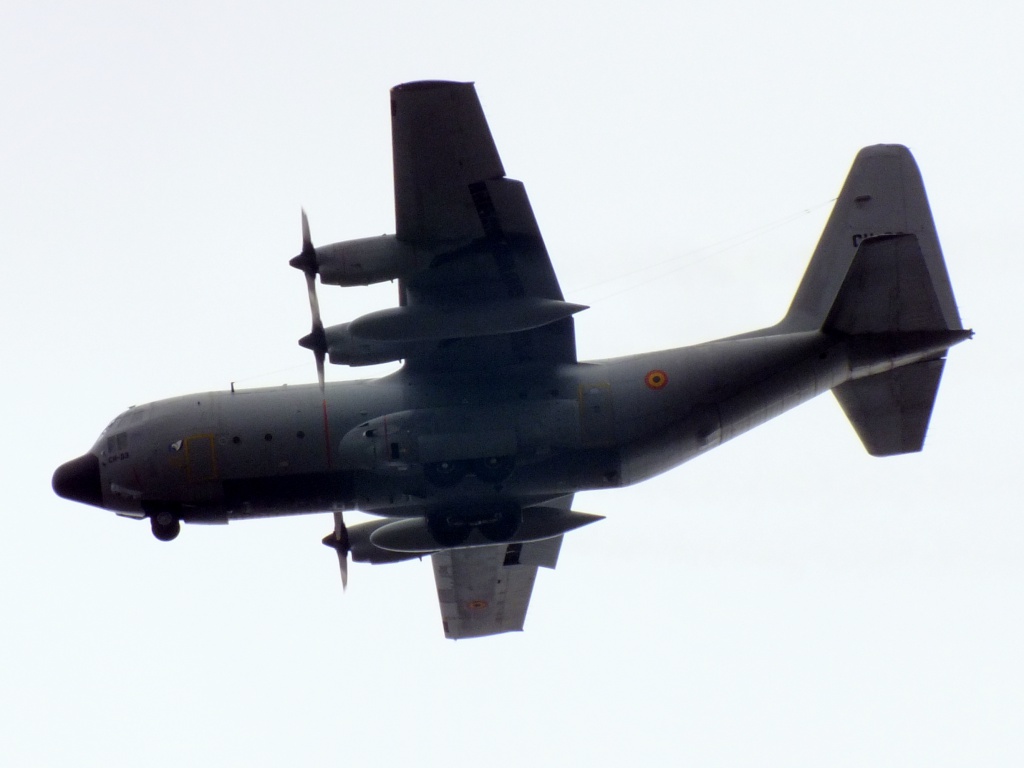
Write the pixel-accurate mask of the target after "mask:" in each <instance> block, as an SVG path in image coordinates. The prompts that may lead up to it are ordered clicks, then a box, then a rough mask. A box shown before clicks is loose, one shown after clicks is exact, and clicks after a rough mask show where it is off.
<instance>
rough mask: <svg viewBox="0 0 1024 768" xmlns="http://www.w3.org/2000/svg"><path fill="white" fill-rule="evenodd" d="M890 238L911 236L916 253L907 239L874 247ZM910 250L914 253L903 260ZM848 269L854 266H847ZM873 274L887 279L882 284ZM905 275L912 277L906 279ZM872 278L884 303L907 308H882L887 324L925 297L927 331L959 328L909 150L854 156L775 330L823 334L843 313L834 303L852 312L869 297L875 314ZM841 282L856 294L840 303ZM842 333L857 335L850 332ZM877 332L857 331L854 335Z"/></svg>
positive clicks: (894, 147) (870, 150)
mask: <svg viewBox="0 0 1024 768" xmlns="http://www.w3.org/2000/svg"><path fill="white" fill-rule="evenodd" d="M892 235H909V236H912V238H913V239H914V240H916V246H915V245H913V244H912V241H911V239H910V238H896V242H895V243H893V242H891V241H890V242H889V243H888V244H885V242H886V241H885V240H882V239H881V237H882V236H892ZM875 238H879V239H878V240H875ZM915 249H916V251H917V253H914V254H909V253H908V252H909V251H913V250H915ZM858 254H860V256H859V257H858V258H856V259H855V258H854V257H855V256H858ZM893 255H895V256H896V259H895V262H894V264H892V265H890V266H888V267H886V266H884V265H885V264H886V263H887V261H888V260H889V259H890V257H891V256H893ZM855 261H856V262H859V263H858V264H856V265H855ZM880 269H881V270H883V271H885V270H888V271H889V272H890V273H891V274H889V275H887V276H885V277H884V278H883V276H882V275H881V273H880V272H879V270H880ZM908 270H910V271H911V272H913V273H914V274H909V273H908ZM880 278H881V282H882V283H886V284H888V287H889V288H891V289H892V290H893V291H895V292H896V296H895V298H894V299H892V301H894V302H895V303H896V304H906V305H907V309H903V308H901V307H899V306H897V307H895V308H893V307H889V308H888V309H887V310H885V311H887V312H888V313H889V315H890V316H891V315H892V314H893V312H895V313H896V314H897V315H899V316H900V317H901V318H902V317H903V316H904V315H906V314H907V313H908V312H916V311H917V310H913V309H910V307H911V305H914V306H917V305H919V304H920V303H921V302H922V301H925V300H924V299H922V298H921V295H920V294H921V292H924V293H927V294H931V295H933V299H929V300H927V302H926V303H932V301H933V302H934V310H935V312H937V313H938V317H933V318H930V322H939V323H941V324H940V325H938V327H935V326H932V327H931V328H929V329H928V330H940V329H942V330H953V329H961V328H962V327H963V326H962V325H961V322H960V314H959V312H958V311H957V308H956V301H955V300H954V298H953V289H952V287H951V286H950V283H949V275H948V274H947V272H946V265H945V262H944V260H943V258H942V249H941V247H940V246H939V238H938V235H937V234H936V232H935V222H934V221H933V220H932V213H931V209H930V208H929V207H928V198H927V196H926V195H925V191H924V183H923V182H922V181H921V174H920V172H919V171H918V169H917V163H915V162H914V157H913V155H911V154H910V150H908V149H907V148H906V147H903V146H900V145H898V144H878V145H876V146H873V147H865V148H864V149H862V150H861V151H860V152H859V153H858V154H857V157H856V159H855V160H854V161H853V167H852V168H851V169H850V174H849V176H847V177H846V182H845V183H844V184H843V188H842V191H840V193H839V197H838V198H837V200H836V204H835V207H834V208H833V209H832V215H831V216H830V217H829V220H828V223H827V224H826V225H825V230H824V232H822V235H821V240H819V241H818V247H817V248H816V249H815V251H814V255H813V256H812V257H811V263H810V265H809V266H808V267H807V272H806V273H805V274H804V277H803V280H802V281H801V282H800V286H799V287H798V288H797V291H796V296H794V298H793V303H792V304H791V305H790V308H789V312H788V313H787V314H786V317H785V318H784V319H783V320H782V322H781V323H780V324H779V326H777V330H781V331H811V330H815V331H816V330H819V329H821V328H823V327H825V325H826V323H827V321H828V320H829V316H830V314H835V313H838V312H842V311H843V309H842V308H841V306H840V304H837V300H842V299H844V298H845V299H846V300H849V301H852V302H855V303H857V304H859V303H860V302H861V301H862V300H864V299H866V298H868V294H869V293H872V292H874V293H875V294H877V295H875V296H874V297H873V298H872V300H871V303H872V304H876V308H877V301H879V300H880V299H881V298H882V295H881V292H882V290H883V288H882V287H880V286H878V285H877V284H876V283H877V281H878V280H879V279H880ZM848 281H849V282H850V283H852V282H853V281H859V283H860V284H861V286H862V288H861V289H860V291H859V292H858V290H857V289H855V288H854V287H853V286H852V285H847V287H846V289H845V290H844V291H843V293H845V296H841V294H840V289H841V288H844V285H846V284H847V283H848ZM840 303H841V304H845V303H846V302H845V301H841V302H840ZM871 311H872V310H871V309H870V308H869V307H861V308H859V309H857V310H855V313H856V314H859V315H860V319H861V320H863V319H865V316H866V314H867V313H870V312H871ZM847 319H849V318H847ZM892 319H893V318H891V317H890V320H892ZM881 322H882V321H881V319H879V318H875V319H873V320H871V321H870V322H869V325H870V326H872V327H876V328H877V326H878V325H879V324H880V323H881ZM904 322H905V320H904V319H896V325H897V326H901V325H903V324H904ZM836 330H838V329H836ZM843 330H847V331H848V332H850V331H852V332H858V330H857V329H854V328H850V329H843ZM882 330H883V329H882V328H878V329H877V331H868V330H867V328H864V329H862V330H860V331H859V332H878V331H882ZM884 330H897V328H896V327H892V328H887V329H884ZM905 330H909V328H906V329H905ZM920 330H925V329H923V328H922V329H920Z"/></svg>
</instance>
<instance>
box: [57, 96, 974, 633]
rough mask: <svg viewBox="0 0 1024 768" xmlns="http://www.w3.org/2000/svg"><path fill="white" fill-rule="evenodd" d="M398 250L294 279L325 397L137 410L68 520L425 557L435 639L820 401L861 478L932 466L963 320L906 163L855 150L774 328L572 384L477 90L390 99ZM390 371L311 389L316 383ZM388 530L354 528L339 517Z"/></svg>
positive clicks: (74, 483) (93, 462)
mask: <svg viewBox="0 0 1024 768" xmlns="http://www.w3.org/2000/svg"><path fill="white" fill-rule="evenodd" d="M391 117H392V142H393V150H394V181H395V228H396V233H395V234H394V235H384V236H380V237H370V238H365V239H360V240H350V241H346V242H341V243H334V244H333V245H326V246H322V247H319V248H317V247H314V246H313V244H312V242H311V239H310V234H309V226H308V223H307V221H306V216H305V213H303V216H302V253H301V254H300V255H299V256H296V257H295V258H294V259H292V260H291V264H292V266H294V267H297V268H298V269H300V270H302V271H303V272H304V273H305V276H306V281H307V288H308V292H309V299H310V308H311V312H312V315H313V329H312V332H311V333H310V334H309V335H308V336H306V337H305V338H303V339H302V340H301V341H300V342H299V343H300V344H302V345H303V346H305V347H308V348H309V349H311V350H312V351H313V353H314V355H315V358H316V365H317V373H318V379H319V384H318V385H317V384H310V385H304V386H289V387H278V388H271V389H257V390H239V391H228V392H210V393H204V394H196V395H187V396H184V397H178V398H173V399H170V400H162V401H159V402H155V403H150V404H148V405H141V406H138V407H133V408H130V409H128V410H127V411H125V412H124V413H122V414H121V415H120V416H118V417H117V418H115V419H114V420H113V421H112V422H111V423H110V425H109V426H107V428H106V429H105V430H103V432H102V433H101V434H100V437H99V439H98V440H97V441H96V443H95V444H94V445H93V447H92V448H91V449H90V450H89V451H88V452H87V453H86V454H84V455H83V456H80V457H79V458H77V459H73V460H71V461H69V462H67V463H66V464H63V465H62V466H61V467H59V468H58V469H57V470H56V472H55V473H54V475H53V488H54V490H55V491H56V492H57V494H59V495H60V496H62V497H64V498H67V499H72V500H75V501H79V502H83V503H86V504H91V505H94V506H97V507H102V508H104V509H109V510H113V511H114V512H116V513H117V514H119V515H123V516H126V517H133V518H138V519H145V518H148V519H149V521H150V525H151V526H152V531H153V533H154V534H155V535H156V537H157V538H158V539H161V540H164V541H167V540H170V539H173V538H175V537H176V536H177V535H178V532H179V530H180V523H181V521H184V522H187V523H193V522H194V523H215V522H220V523H226V522H228V521H229V520H236V519H241V518H250V517H261V516H271V515H286V514H292V513H302V512H321V511H330V512H333V514H334V530H333V531H332V532H331V533H330V534H329V535H328V536H327V538H326V539H325V540H324V543H325V544H328V545H329V546H331V547H333V548H334V549H335V550H337V553H338V557H339V561H340V563H341V572H342V580H343V582H345V581H346V580H347V571H348V558H349V557H351V558H352V559H353V560H355V561H357V562H369V563H390V562H396V561H400V560H406V559H410V558H415V557H421V556H423V555H424V554H430V556H431V559H432V560H433V567H434V576H435V580H436V582H437V594H438V599H439V601H440V604H441V617H442V623H443V626H444V632H445V635H446V636H447V637H450V638H464V637H475V636H481V635H490V634H496V633H499V632H507V631H512V630H520V629H522V627H523V622H524V620H525V617H526V610H527V606H528V603H529V600H530V595H531V592H532V590H533V583H534V579H535V577H536V574H537V568H538V567H540V566H544V567H547V568H554V567H555V562H556V560H557V558H558V553H559V549H560V547H561V545H562V537H563V535H564V534H565V533H567V532H569V531H571V530H572V529H574V528H578V527H580V526H583V525H587V524H588V523H591V522H593V521H594V520H597V519H600V518H598V517H597V516H594V515H588V514H584V513H582V512H576V511H573V510H572V500H573V494H574V493H575V492H577V491H583V490H594V489H599V488H615V487H620V486H625V485H629V484H632V483H637V482H640V481H641V480H644V479H646V478H649V477H651V476H653V475H656V474H658V473H660V472H664V471H665V470H668V469H670V468H672V467H674V466H676V465H678V464H681V463H682V462H684V461H687V460H689V459H692V458H693V457H695V456H698V455H700V454H702V453H704V452H705V451H709V450H711V449H712V448H714V447H715V446H717V445H719V444H721V443H723V442H725V441H726V440H729V439H731V438H733V437H735V436H736V435H738V434H740V433H741V432H745V431H746V430H748V429H751V428H752V427H755V426H757V425H759V424H761V423H763V422H765V421H767V420H768V419H770V418H772V417H774V416H778V415H779V414H780V413H782V412H784V411H786V410H788V409H790V408H792V407H793V406H796V405H799V404H800V403H802V402H804V401H806V400H808V399H809V398H812V397H814V396H815V395H819V394H821V393H822V392H826V391H828V390H832V392H833V393H834V394H835V396H836V398H837V399H838V400H839V404H840V405H841V406H842V408H843V410H844V411H845V412H846V415H847V416H848V417H849V419H850V421H851V422H852V423H853V426H854V427H855V428H856V431H857V433H858V435H859V436H860V438H861V440H862V441H863V443H864V446H865V447H866V449H867V450H868V452H869V453H871V454H874V455H877V456H887V455H891V454H899V453H906V452H910V451H918V450H920V449H921V447H922V444H923V441H924V436H925V430H926V428H927V425H928V420H929V417H930V415H931V410H932V405H933V402H934V399H935V394H936V391H937V388H938V385H939V377H940V375H941V373H942V368H943V364H944V361H945V355H946V352H947V350H948V349H949V347H951V346H952V345H954V344H957V343H959V342H961V341H963V340H965V339H967V338H969V337H970V336H971V335H972V332H971V331H968V330H964V328H963V326H962V324H961V322H960V316H959V313H958V311H957V306H956V302H955V300H954V298H953V291H952V288H951V286H950V282H949V277H948V275H947V273H946V267H945V263H944V261H943V257H942V251H941V250H940V247H939V241H938V237H937V235H936V232H935V225H934V223H933V222H932V216H931V212H930V210H929V207H928V202H927V199H926V197H925V192H924V187H923V184H922V181H921V177H920V174H919V173H918V170H917V166H916V164H915V162H914V159H913V157H912V156H911V154H910V152H909V151H908V150H907V149H906V148H904V147H902V146H895V145H880V146H873V147H868V148H866V149H863V150H861V152H860V153H859V154H858V155H857V157H856V159H855V160H854V163H853V167H852V169H851V171H850V175H849V177H848V178H847V180H846V183H845V185H844V186H843V188H842V191H841V192H840V195H839V197H838V199H837V201H836V203H835V207H834V210H833V212H832V214H831V217H830V219H829V220H828V223H827V224H826V226H825V230H824V233H823V234H822V237H821V241H820V242H819V244H818V247H817V249H816V250H815V252H814V255H813V257H812V258H811V262H810V265H809V267H808V269H807V272H806V274H805V275H804V277H803V280H802V282H801V283H800V285H799V287H798V288H797V292H796V296H795V298H794V299H793V302H792V305H791V306H790V309H789V311H788V313H787V314H786V316H785V317H784V318H783V319H782V321H781V322H779V323H778V324H777V325H774V326H772V327H770V328H764V329H761V330H756V331H752V332H750V333H745V334H741V335H739V336H733V337H730V338H726V339H721V340H719V341H712V342H708V343H704V344H698V345H696V346H692V347H686V348H680V349H669V350H664V351H660V352H651V353H645V354H638V355H631V356H628V357H623V358H618V359H613V360H601V361H596V362H586V363H581V362H578V361H577V359H576V345H575V336H574V326H573V315H575V314H576V313H577V312H579V311H580V310H582V309H585V307H583V306H581V305H579V304H573V303H570V302H567V301H565V300H564V298H563V296H562V291H561V289H560V288H559V285H558V281H557V279H556V278H555V273H554V271H553V270H552V267H551V262H550V261H549V259H548V253H547V250H546V249H545V247H544V241H543V239H542V238H541V234H540V231H539V230H538V228H537V222H536V221H535V219H534V216H533V212H532V210H531V208H530V203H529V200H528V199H527V196H526V192H525V190H524V187H523V185H522V184H521V183H520V182H518V181H514V180H512V179H509V178H507V177H506V176H505V170H504V168H503V167H502V164H501V160H500V159H499V157H498V152H497V150H496V148H495V145H494V142H493V140H492V138H491V133H490V130H489V128H488V126H487V122H486V120H485V118H484V115H483V111H482V109H481V107H480V103H479V101H478V99H477V96H476V91H475V90H474V87H473V85H472V84H470V83H452V82H434V81H430V82H415V83H407V84H404V85H399V86H397V87H395V88H394V89H393V90H392V91H391ZM317 276H319V278H320V282H321V284H324V285H339V286H355V285H368V284H370V283H377V282H381V281H385V280H396V279H397V280H398V306H397V307H393V308H390V309H384V310H381V311H378V312H373V313H370V314H368V315H365V316H363V317H359V318H357V319H354V320H352V321H351V322H349V323H344V324H342V325H336V326H332V327H329V328H324V326H323V323H322V322H321V320H320V312H319V307H318V303H317V295H316V290H315V283H316V277H317ZM325 359H329V360H330V362H331V363H335V364H341V365H367V364H374V363H383V362H388V361H399V360H401V361H404V362H403V365H402V367H401V368H400V369H399V370H398V371H397V372H395V373H393V374H391V375H388V376H385V377H384V378H381V379H377V380H373V381H355V382H338V383H330V384H325V383H324V362H325ZM348 510H361V511H363V512H368V513H372V514H373V515H375V516H377V519H374V520H371V521H369V522H364V523H360V524H358V525H353V526H351V527H347V526H346V525H345V522H344V520H343V517H342V515H343V513H344V512H345V511H348Z"/></svg>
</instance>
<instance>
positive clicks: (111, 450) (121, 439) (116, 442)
mask: <svg viewBox="0 0 1024 768" xmlns="http://www.w3.org/2000/svg"><path fill="white" fill-rule="evenodd" d="M127 449H128V433H127V432H118V433H117V434H116V435H110V436H109V437H107V455H108V456H113V455H115V454H119V453H121V452H122V451H126V450H127Z"/></svg>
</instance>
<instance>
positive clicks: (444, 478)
mask: <svg viewBox="0 0 1024 768" xmlns="http://www.w3.org/2000/svg"><path fill="white" fill-rule="evenodd" d="M423 472H424V474H425V475H426V476H427V480H429V481H430V482H431V483H433V484H434V485H436V486H437V487H438V488H451V487H452V486H453V485H456V484H457V483H458V482H459V481H460V480H461V479H462V478H463V477H465V476H466V463H465V462H463V461H436V462H434V463H433V464H427V465H426V466H424V467H423Z"/></svg>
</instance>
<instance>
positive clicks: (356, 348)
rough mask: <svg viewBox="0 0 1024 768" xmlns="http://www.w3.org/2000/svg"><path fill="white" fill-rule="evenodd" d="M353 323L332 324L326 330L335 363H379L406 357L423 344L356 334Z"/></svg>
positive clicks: (332, 359)
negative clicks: (383, 339) (363, 336)
mask: <svg viewBox="0 0 1024 768" xmlns="http://www.w3.org/2000/svg"><path fill="white" fill-rule="evenodd" d="M351 325H352V324H351V323H342V324H341V325H332V326H331V327H330V328H326V329H325V330H324V335H325V337H326V339H327V357H328V359H329V360H330V361H331V362H332V363H333V364H335V365H351V366H359V365H378V364H380V363H390V362H393V361H395V360H402V359H404V358H406V357H407V356H408V355H409V353H410V352H413V351H415V350H417V349H418V348H419V347H420V346H422V342H415V341H375V340H373V339H364V338H362V337H361V336H356V335H354V334H353V333H352V331H351Z"/></svg>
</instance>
